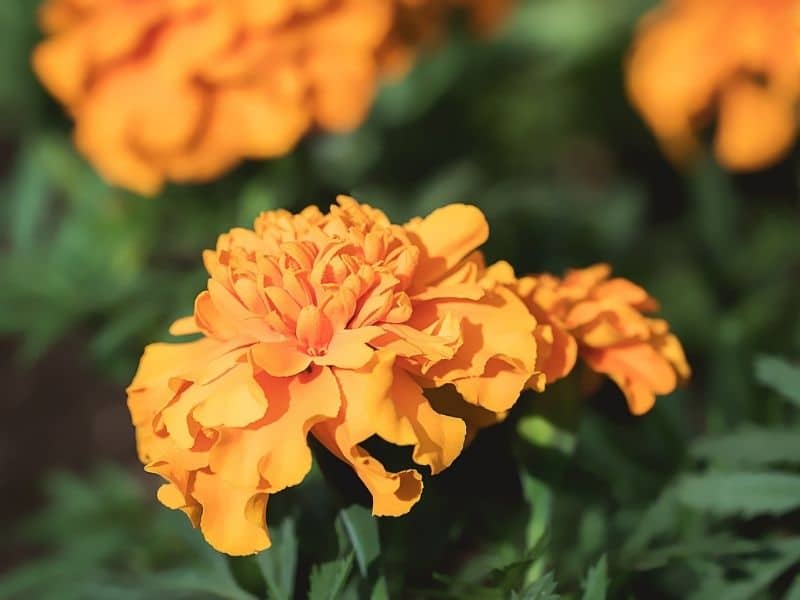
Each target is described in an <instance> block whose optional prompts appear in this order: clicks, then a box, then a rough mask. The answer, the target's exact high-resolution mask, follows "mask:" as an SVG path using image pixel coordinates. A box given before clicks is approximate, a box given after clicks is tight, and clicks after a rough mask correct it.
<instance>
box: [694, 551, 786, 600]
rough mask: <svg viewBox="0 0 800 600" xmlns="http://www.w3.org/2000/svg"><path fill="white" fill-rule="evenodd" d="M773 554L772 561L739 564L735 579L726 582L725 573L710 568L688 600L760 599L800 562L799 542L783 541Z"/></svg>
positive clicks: (754, 560) (762, 560)
mask: <svg viewBox="0 0 800 600" xmlns="http://www.w3.org/2000/svg"><path fill="white" fill-rule="evenodd" d="M771 550H772V554H773V556H771V557H769V558H766V559H764V558H753V559H748V560H742V561H739V562H737V563H736V564H735V567H736V568H735V571H736V572H737V575H736V577H735V579H730V580H729V579H726V578H725V576H724V571H723V570H722V569H716V568H713V567H711V568H709V572H708V574H701V581H702V584H701V585H700V587H699V588H698V589H696V590H695V591H694V592H693V593H692V594H691V595H690V596H689V600H705V599H706V598H724V600H750V599H751V598H760V597H761V596H760V593H761V592H763V591H764V590H766V589H767V588H768V587H769V586H770V585H771V584H772V582H773V581H775V580H776V579H777V578H778V577H780V576H781V575H782V574H783V573H784V572H786V570H787V569H789V568H791V567H792V566H793V565H795V564H796V563H797V561H798V559H800V540H798V539H797V538H792V539H788V540H781V541H780V542H777V543H774V544H773V545H772V549H771ZM714 566H715V567H716V565H714ZM787 597H788V596H787Z"/></svg>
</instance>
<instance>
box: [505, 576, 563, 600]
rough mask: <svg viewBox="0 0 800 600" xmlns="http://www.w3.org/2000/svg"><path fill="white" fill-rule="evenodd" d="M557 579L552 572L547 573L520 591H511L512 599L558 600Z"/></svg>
mask: <svg viewBox="0 0 800 600" xmlns="http://www.w3.org/2000/svg"><path fill="white" fill-rule="evenodd" d="M559 598H561V596H559V595H558V594H557V593H556V581H555V578H554V577H553V574H552V573H546V574H545V575H543V576H542V577H540V578H539V579H537V580H536V581H534V582H533V583H531V584H528V585H526V586H525V587H524V588H523V589H522V590H521V591H520V592H514V591H512V592H511V600H558V599H559Z"/></svg>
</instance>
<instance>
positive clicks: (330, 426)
mask: <svg viewBox="0 0 800 600" xmlns="http://www.w3.org/2000/svg"><path fill="white" fill-rule="evenodd" d="M345 403H346V401H345ZM311 431H312V433H313V434H314V437H316V438H317V439H318V440H319V441H320V442H321V443H322V444H323V445H324V446H325V447H326V448H327V449H328V450H330V451H331V452H332V453H333V454H335V455H336V456H338V457H339V458H340V459H342V460H343V461H345V462H346V463H349V464H350V465H351V466H352V467H353V469H354V470H355V472H356V475H358V478H359V479H361V481H362V482H363V483H364V485H365V486H366V487H367V489H368V490H369V491H370V493H371V494H372V514H373V515H376V516H391V517H396V516H400V515H404V514H406V513H407V512H408V511H409V510H411V507H413V506H414V505H415V504H416V503H417V502H418V501H419V499H420V496H421V495H422V476H421V475H420V474H419V473H418V472H417V471H415V470H413V469H409V470H406V471H400V472H399V473H391V472H387V471H386V469H384V467H383V465H382V464H381V463H380V461H378V460H376V459H375V458H373V457H372V456H371V455H370V454H369V453H368V452H367V451H366V450H364V449H363V448H362V447H361V446H358V445H356V444H355V443H354V442H353V440H352V437H351V435H350V432H349V429H348V426H347V422H346V420H345V419H344V417H343V416H340V418H339V419H337V420H335V421H328V422H324V423H320V424H319V425H317V426H316V427H314V428H313V429H312V430H311Z"/></svg>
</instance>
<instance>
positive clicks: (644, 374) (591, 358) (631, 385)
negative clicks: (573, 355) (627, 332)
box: [581, 343, 678, 415]
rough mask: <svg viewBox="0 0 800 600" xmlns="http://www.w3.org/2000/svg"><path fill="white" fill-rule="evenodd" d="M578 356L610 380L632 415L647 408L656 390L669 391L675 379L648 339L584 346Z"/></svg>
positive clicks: (667, 364) (651, 404)
mask: <svg viewBox="0 0 800 600" xmlns="http://www.w3.org/2000/svg"><path fill="white" fill-rule="evenodd" d="M581 357H582V358H583V359H584V360H585V361H586V364H587V365H588V366H589V368H590V369H592V370H594V371H597V372H598V373H604V374H606V375H608V376H609V377H611V379H613V380H614V382H615V383H616V384H617V385H618V386H619V387H620V388H621V389H622V391H623V392H624V394H625V397H626V399H627V401H628V406H629V407H630V410H631V412H632V413H633V414H635V415H641V414H644V413H646V412H647V411H649V410H650V409H651V408H652V407H653V404H655V396H656V394H659V395H660V394H669V393H670V392H672V391H673V390H674V389H675V386H676V385H677V382H678V381H677V376H676V374H675V371H674V370H673V368H672V366H671V365H670V364H669V362H668V361H667V360H666V359H664V358H663V357H662V356H661V355H659V354H658V352H656V350H655V349H654V348H653V347H652V346H651V345H650V344H648V343H638V344H630V345H625V346H616V347H611V348H606V349H591V350H589V349H587V350H583V351H582V352H581Z"/></svg>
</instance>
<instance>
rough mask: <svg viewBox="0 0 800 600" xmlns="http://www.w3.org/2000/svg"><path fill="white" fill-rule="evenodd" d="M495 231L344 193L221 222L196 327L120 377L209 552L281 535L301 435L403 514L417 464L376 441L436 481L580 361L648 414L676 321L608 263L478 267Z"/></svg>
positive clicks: (176, 500)
mask: <svg viewBox="0 0 800 600" xmlns="http://www.w3.org/2000/svg"><path fill="white" fill-rule="evenodd" d="M487 237H488V225H487V223H486V220H485V218H484V216H483V214H482V213H481V212H480V211H479V210H478V209H477V208H475V207H472V206H467V205H463V204H454V205H448V206H445V207H444V208H440V209H439V210H436V211H434V212H433V213H431V214H430V215H429V216H427V217H426V218H424V219H423V218H417V219H413V220H412V221H410V222H409V223H407V224H405V225H403V226H398V225H393V224H392V223H390V222H389V220H388V219H387V217H386V216H385V215H384V214H383V213H382V212H380V211H378V210H376V209H373V208H371V207H369V206H367V205H362V204H358V203H357V202H356V201H355V200H353V199H352V198H349V197H340V198H339V199H338V204H337V205H334V206H332V207H331V209H330V212H328V213H323V212H321V211H320V210H319V209H317V208H316V207H310V208H307V209H305V210H303V211H302V212H301V213H299V214H297V215H293V214H291V213H289V212H286V211H283V210H278V211H272V212H266V213H263V214H262V215H261V216H259V217H258V219H257V220H256V222H255V226H254V229H252V230H250V229H233V230H231V231H230V232H229V233H227V234H223V235H221V236H220V237H219V240H218V242H217V247H216V250H214V251H211V250H209V251H206V252H205V254H204V257H203V258H204V262H205V266H206V269H207V270H208V273H209V276H210V278H209V280H208V286H207V289H206V290H205V291H203V292H202V293H201V294H200V295H199V296H198V297H197V299H196V301H195V307H194V314H193V315H192V316H190V317H186V318H184V319H180V320H179V321H177V322H176V323H175V324H173V326H172V329H171V332H172V333H173V334H176V335H185V334H201V336H200V339H197V340H195V341H189V342H184V343H157V344H152V345H150V346H148V347H147V348H146V350H145V352H144V356H143V357H142V359H141V362H140V364H139V369H138V371H137V373H136V375H135V377H134V379H133V382H132V383H131V385H130V386H129V388H128V406H129V409H130V412H131V416H132V420H133V423H134V425H135V427H136V436H137V445H138V450H139V455H140V458H141V460H142V461H143V462H144V463H145V465H146V469H147V470H148V471H150V472H152V473H157V474H159V475H161V476H162V477H163V478H164V479H166V481H167V483H165V484H164V485H163V486H162V487H161V488H160V489H159V492H158V498H159V500H160V501H161V502H162V503H163V504H165V505H166V506H168V507H170V508H173V509H181V510H183V511H184V512H185V513H186V514H187V515H188V516H189V518H190V519H191V521H192V523H193V524H194V525H195V526H199V527H200V528H201V529H202V531H203V534H204V535H205V537H206V539H207V540H208V542H209V543H210V544H211V545H212V546H214V547H215V548H217V549H218V550H220V551H223V552H226V553H229V554H235V555H236V554H249V553H252V552H257V551H259V550H262V549H264V548H266V547H268V546H269V544H270V541H269V536H268V532H267V529H266V524H265V508H266V504H267V501H268V499H269V497H270V495H272V494H275V493H277V492H279V491H281V490H283V489H285V488H287V487H289V486H294V485H297V484H299V483H300V482H301V481H302V480H303V478H304V477H305V475H306V474H307V473H308V471H309V469H310V468H311V461H312V457H311V451H310V449H309V446H308V442H307V437H308V435H309V434H310V435H312V436H313V437H314V438H316V439H317V440H318V441H319V442H320V443H321V445H322V446H324V447H325V448H327V450H328V451H330V452H331V453H332V454H334V455H335V456H336V457H338V458H339V459H341V460H342V461H344V462H345V463H347V464H349V465H350V466H351V467H352V469H353V470H354V471H355V473H356V475H357V476H358V477H359V478H360V479H361V481H362V482H363V483H364V485H365V486H366V488H367V489H368V490H369V492H370V493H371V495H372V499H373V505H372V510H373V513H374V514H375V515H389V516H396V515H402V514H404V513H406V512H408V511H409V510H410V509H411V507H412V506H413V505H414V504H415V503H416V502H417V501H418V500H419V498H420V494H421V493H422V477H421V475H420V473H419V472H418V471H417V470H415V469H407V470H404V471H400V472H396V473H395V472H388V471H387V470H386V469H385V468H384V466H383V465H382V464H381V463H380V462H379V461H378V460H377V459H376V458H375V457H373V456H371V455H370V454H369V453H368V452H367V450H366V449H365V448H364V447H363V446H362V445H361V444H362V442H364V441H365V440H368V439H369V438H371V437H373V436H378V437H380V438H382V439H383V440H385V441H387V442H389V443H391V444H396V445H401V446H412V447H413V452H412V458H413V460H414V462H415V463H417V464H418V465H421V466H425V467H428V468H429V469H430V472H431V473H432V474H436V473H438V472H440V471H441V470H443V469H445V468H447V467H448V466H449V465H450V464H451V463H452V462H453V461H454V460H455V459H456V458H457V457H458V455H459V454H460V453H461V451H462V450H463V448H464V445H465V444H466V443H468V441H469V440H470V439H471V437H472V436H473V435H474V434H475V432H476V431H477V430H479V429H480V428H482V427H485V426H487V425H490V424H493V423H496V422H498V421H500V420H502V419H503V418H504V417H505V415H506V413H507V411H508V410H509V409H510V408H511V407H512V406H513V405H514V404H515V402H516V401H517V399H518V397H519V395H520V393H521V392H522V391H523V390H524V389H525V388H534V389H536V390H542V389H543V388H544V386H545V385H546V384H547V383H548V382H551V381H555V380H556V379H559V378H560V377H563V376H565V375H566V374H567V373H569V372H570V371H571V370H572V368H573V366H574V364H575V359H576V356H577V354H580V356H581V357H582V358H583V359H584V360H585V361H586V362H587V363H588V364H589V366H590V367H591V368H593V369H595V370H596V371H599V372H602V373H607V374H608V375H609V376H610V377H612V378H613V379H614V380H615V381H616V382H617V383H618V384H619V385H620V386H621V387H622V388H623V390H624V391H625V394H626V395H627V397H628V401H629V404H630V406H631V409H632V411H633V412H635V413H637V414H638V413H643V412H645V411H646V410H648V409H649V408H650V407H651V406H652V404H653V401H654V394H665V393H668V392H670V391H671V390H672V388H674V387H675V384H676V382H677V376H678V375H680V376H686V375H687V374H688V367H687V366H686V362H685V360H684V358H683V353H682V350H681V347H680V344H679V342H678V341H677V339H676V338H675V337H674V336H672V335H671V334H669V332H668V328H667V325H666V323H664V322H663V321H659V320H655V319H648V318H645V317H643V316H642V314H641V311H646V310H651V309H653V308H655V303H654V301H653V300H652V299H651V298H650V297H649V296H648V295H647V294H646V293H645V292H644V291H643V290H641V288H638V287H637V286H635V285H634V284H632V283H630V282H628V281H625V280H622V279H610V280H609V279H607V276H608V269H607V267H605V266H598V267H593V268H590V269H587V270H585V271H575V272H572V273H570V274H568V275H567V277H566V278H564V279H563V280H559V279H557V278H555V277H552V276H548V275H541V276H536V277H522V278H520V279H517V278H516V277H515V276H514V273H513V270H512V269H511V268H510V266H509V265H507V264H506V263H498V264H496V265H492V266H490V267H488V268H487V267H486V266H485V264H484V261H483V257H482V255H481V253H480V252H479V251H477V250H476V248H477V247H478V246H480V245H481V244H482V243H483V242H485V241H486V239H487ZM676 373H677V375H676Z"/></svg>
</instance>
